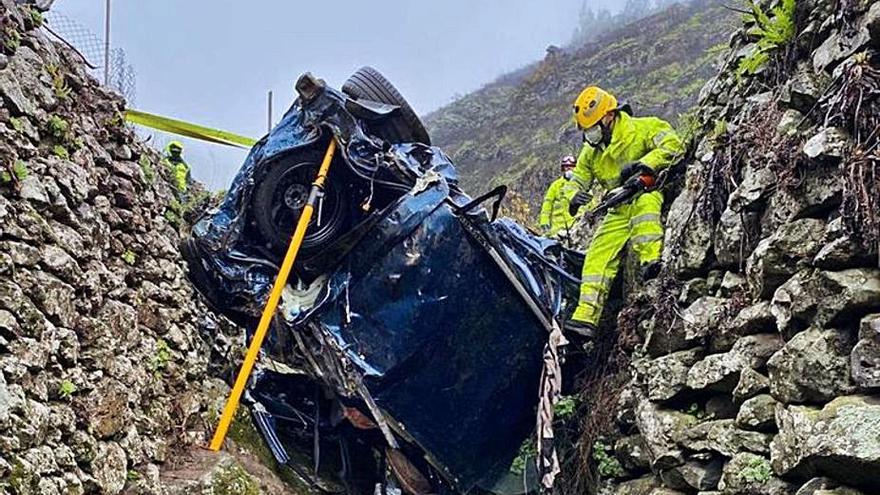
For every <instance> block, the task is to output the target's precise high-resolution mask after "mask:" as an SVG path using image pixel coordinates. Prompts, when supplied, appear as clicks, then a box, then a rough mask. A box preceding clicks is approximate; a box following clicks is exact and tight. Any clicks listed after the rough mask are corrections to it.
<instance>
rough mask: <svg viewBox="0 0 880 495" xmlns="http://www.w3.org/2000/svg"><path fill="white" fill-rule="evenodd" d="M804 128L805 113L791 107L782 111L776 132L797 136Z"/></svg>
mask: <svg viewBox="0 0 880 495" xmlns="http://www.w3.org/2000/svg"><path fill="white" fill-rule="evenodd" d="M803 130H804V114H802V113H800V112H798V111H797V110H795V109H793V108H789V109H788V110H786V111H785V112H783V113H782V117H780V118H779V123H778V124H777V125H776V132H777V133H778V134H780V135H782V136H789V137H793V136H797V135H798V134H799V133H801V132H802V131H803Z"/></svg>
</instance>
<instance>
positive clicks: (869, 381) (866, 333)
mask: <svg viewBox="0 0 880 495" xmlns="http://www.w3.org/2000/svg"><path fill="white" fill-rule="evenodd" d="M850 367H851V369H852V378H853V381H854V382H855V383H856V385H858V386H859V387H863V388H877V387H880V314H872V315H868V316H866V317H864V318H862V321H861V324H860V325H859V341H858V343H856V345H855V347H854V348H853V350H852V354H851V356H850Z"/></svg>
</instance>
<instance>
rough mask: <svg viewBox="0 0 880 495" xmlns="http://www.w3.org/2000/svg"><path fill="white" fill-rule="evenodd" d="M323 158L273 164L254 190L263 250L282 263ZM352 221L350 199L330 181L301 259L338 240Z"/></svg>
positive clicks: (313, 156) (314, 154)
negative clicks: (350, 219)
mask: <svg viewBox="0 0 880 495" xmlns="http://www.w3.org/2000/svg"><path fill="white" fill-rule="evenodd" d="M322 158H323V154H321V153H317V152H305V153H298V154H296V155H295V156H292V157H290V158H288V159H282V160H279V161H277V162H275V163H272V164H271V165H269V166H268V167H269V168H268V170H267V171H266V173H265V175H264V176H263V178H262V180H260V181H259V183H258V184H257V185H256V187H255V189H254V196H253V202H252V206H253V212H254V213H253V221H254V223H255V224H256V227H257V230H258V231H259V234H260V236H261V237H262V241H263V246H264V247H265V248H266V250H267V251H269V252H270V253H272V254H274V255H276V256H277V257H278V259H279V260H280V259H281V258H283V257H284V254H285V253H286V252H287V247H288V245H289V243H290V239H291V237H292V236H293V231H294V229H295V228H296V224H297V222H298V221H299V218H300V216H301V215H302V211H303V208H304V207H305V205H306V203H307V201H308V197H309V193H310V191H311V188H312V182H313V181H314V180H315V175H316V174H317V172H318V167H319V165H320V163H321V159H322ZM331 175H332V171H331ZM319 215H320V218H319ZM348 217H349V209H348V207H347V201H346V198H345V197H344V195H343V194H341V192H340V190H339V188H338V187H335V186H334V182H333V180H328V181H327V183H326V185H325V188H324V200H323V204H322V205H321V207H320V208H316V209H315V212H314V214H313V216H312V220H311V222H310V223H309V228H308V230H306V235H305V238H303V242H302V246H301V247H300V255H301V256H302V257H303V258H307V257H309V256H310V255H312V254H315V253H316V252H318V251H319V250H320V249H321V248H322V247H323V246H325V245H327V244H328V243H329V242H331V241H332V240H334V239H335V238H336V237H337V236H338V235H339V234H340V233H342V232H344V231H345V228H346V224H347V223H348V221H349V218H348Z"/></svg>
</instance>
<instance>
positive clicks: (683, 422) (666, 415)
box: [636, 399, 697, 470]
mask: <svg viewBox="0 0 880 495" xmlns="http://www.w3.org/2000/svg"><path fill="white" fill-rule="evenodd" d="M696 421H697V418H695V417H694V416H691V415H690V414H685V413H683V412H680V411H674V410H670V409H662V408H660V407H659V406H657V405H655V404H653V403H651V402H650V401H648V400H647V399H645V400H642V401H641V402H639V406H638V409H637V410H636V426H637V427H638V429H639V432H640V433H641V434H642V437H644V439H645V444H646V445H647V447H648V457H649V458H650V459H651V468H652V469H655V470H660V469H669V468H673V467H675V466H679V465H681V464H682V463H683V462H684V457H683V454H682V452H681V450H680V449H679V448H678V447H677V445H676V443H675V440H674V439H673V438H674V437H675V436H676V435H679V434H680V432H682V431H684V430H686V429H688V428H689V427H690V426H692V425H693V424H694V423H696Z"/></svg>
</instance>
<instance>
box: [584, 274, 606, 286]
mask: <svg viewBox="0 0 880 495" xmlns="http://www.w3.org/2000/svg"><path fill="white" fill-rule="evenodd" d="M607 280H608V277H606V276H605V275H584V276H583V277H581V283H582V284H595V283H599V284H604V283H605V282H606V281H607Z"/></svg>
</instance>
